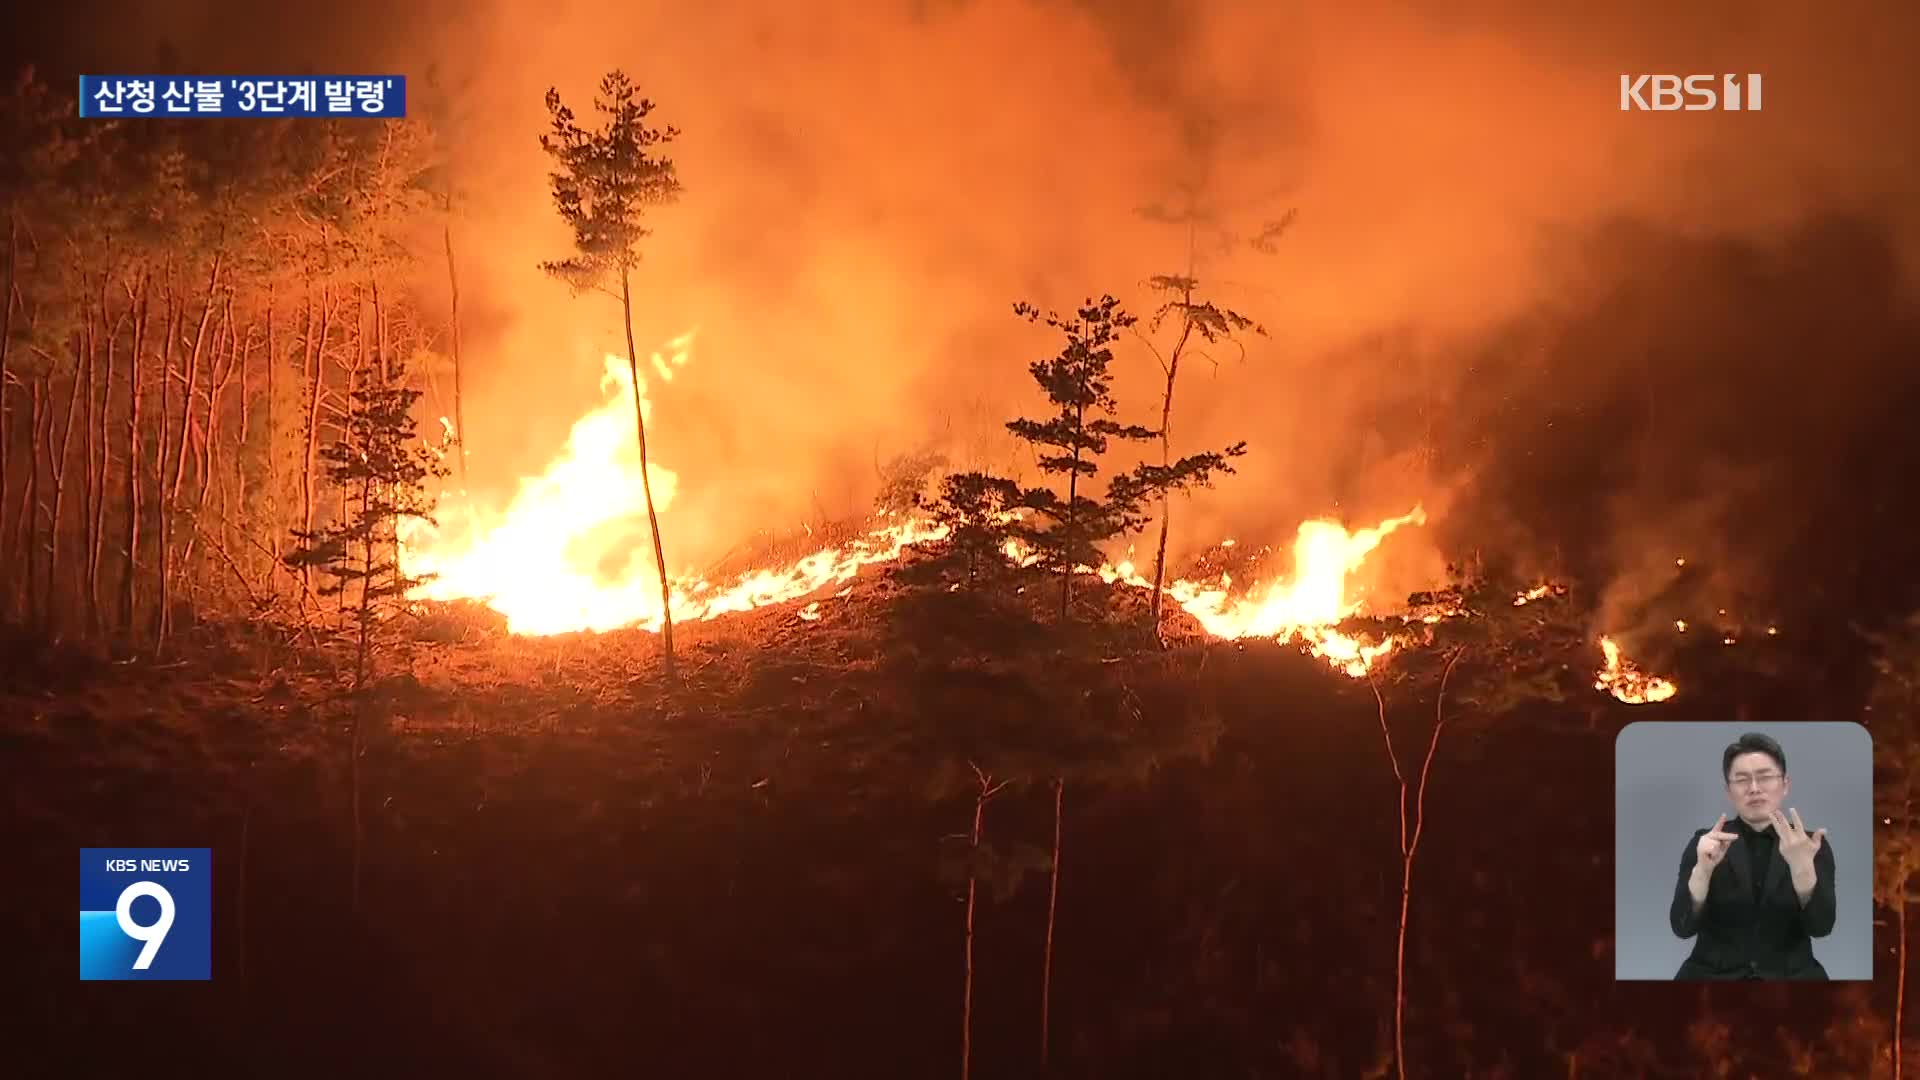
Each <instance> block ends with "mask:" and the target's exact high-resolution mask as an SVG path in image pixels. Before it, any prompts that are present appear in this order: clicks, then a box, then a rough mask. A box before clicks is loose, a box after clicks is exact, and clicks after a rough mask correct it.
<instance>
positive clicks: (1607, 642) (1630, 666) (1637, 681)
mask: <svg viewBox="0 0 1920 1080" xmlns="http://www.w3.org/2000/svg"><path fill="white" fill-rule="evenodd" d="M1600 651H1601V652H1602V653H1604V654H1605V655H1606V658H1607V666H1606V667H1603V668H1601V669H1600V671H1599V672H1598V673H1597V674H1595V675H1594V680H1593V688H1594V689H1595V690H1604V691H1606V692H1607V693H1609V694H1612V695H1613V696H1614V697H1615V698H1618V699H1619V700H1621V701H1623V702H1625V703H1627V704H1628V705H1646V704H1650V703H1652V702H1656V701H1665V700H1667V699H1668V698H1670V697H1672V696H1673V695H1674V694H1676V693H1678V692H1679V689H1680V688H1679V687H1677V686H1675V685H1674V684H1673V682H1672V680H1669V679H1662V678H1660V677H1659V676H1657V675H1649V674H1647V673H1646V672H1644V671H1642V670H1640V667H1639V665H1637V664H1635V663H1634V662H1633V661H1632V660H1629V659H1627V658H1626V656H1624V655H1623V654H1622V653H1621V652H1620V646H1619V645H1617V644H1615V643H1614V640H1613V639H1612V638H1609V637H1603V638H1601V639H1600Z"/></svg>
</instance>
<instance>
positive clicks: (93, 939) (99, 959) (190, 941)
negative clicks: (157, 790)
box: [80, 848, 213, 981]
mask: <svg viewBox="0 0 1920 1080" xmlns="http://www.w3.org/2000/svg"><path fill="white" fill-rule="evenodd" d="M80 978H81V979H82V980H84V981H91V980H99V979H211V978H213V849H212V848H81V849H80Z"/></svg>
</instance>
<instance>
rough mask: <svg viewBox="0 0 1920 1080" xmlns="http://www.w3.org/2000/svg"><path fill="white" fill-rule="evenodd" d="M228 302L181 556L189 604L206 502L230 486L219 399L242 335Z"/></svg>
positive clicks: (216, 343) (216, 342) (212, 366)
mask: <svg viewBox="0 0 1920 1080" xmlns="http://www.w3.org/2000/svg"><path fill="white" fill-rule="evenodd" d="M225 300H226V304H225V308H224V310H223V312H222V315H221V322H220V324H219V325H218V326H216V327H215V328H214V333H213V348H212V349H211V350H210V351H209V352H208V356H207V424H206V429H205V430H204V431H202V432H201V438H200V475H199V481H200V494H199V498H198V499H197V500H196V501H195V504H194V510H193V528H192V529H191V530H190V531H189V532H188V533H187V543H186V547H185V550H184V551H183V552H182V555H181V572H182V573H183V574H184V575H186V576H185V578H184V579H183V580H184V581H185V583H186V585H187V589H188V596H189V600H190V602H193V601H192V597H193V595H194V593H196V592H197V591H198V583H199V581H200V576H199V575H197V574H195V573H194V564H193V556H194V549H195V548H196V547H198V546H199V541H200V535H201V531H202V528H203V526H202V523H203V522H204V521H206V519H207V501H208V499H209V498H210V497H211V496H212V494H213V489H214V486H215V485H216V484H218V485H219V487H220V500H221V503H222V504H223V505H224V504H225V502H226V497H227V485H226V484H225V483H224V482H222V481H221V480H220V473H219V469H218V468H217V466H218V464H219V461H220V399H221V398H222V397H223V396H225V394H226V389H227V384H228V383H231V382H232V381H233V371H234V366H235V365H236V364H238V363H239V356H238V352H239V346H240V336H239V334H238V332H237V331H236V330H235V329H234V325H233V292H232V291H231V290H229V291H228V292H227V295H226V297H225ZM223 344H224V346H225V348H226V353H227V363H226V366H225V367H224V368H223V367H222V366H221V364H220V351H221V346H222V345H223ZM244 390H245V388H244V387H242V391H243V393H242V395H241V398H242V400H245V393H244ZM225 522H226V515H225V514H222V515H221V523H222V527H223V528H224V526H225ZM196 609H197V602H194V606H191V607H189V608H188V610H189V611H194V610H196Z"/></svg>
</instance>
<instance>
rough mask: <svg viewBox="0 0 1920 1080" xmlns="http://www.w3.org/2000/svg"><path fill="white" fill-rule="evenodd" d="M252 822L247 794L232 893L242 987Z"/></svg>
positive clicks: (235, 943)
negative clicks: (237, 875)
mask: <svg viewBox="0 0 1920 1080" xmlns="http://www.w3.org/2000/svg"><path fill="white" fill-rule="evenodd" d="M252 823H253V796H252V795H248V796H247V805H246V808H245V809H243V810H241V811H240V876H239V878H238V879H237V880H236V881H235V882H234V894H233V940H234V945H233V954H234V960H235V962H236V963H237V964H238V965H239V969H240V971H239V974H240V986H241V988H242V989H244V988H245V987H246V985H247V832H248V828H247V827H248V826H249V825H251V824H252Z"/></svg>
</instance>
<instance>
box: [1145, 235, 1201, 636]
mask: <svg viewBox="0 0 1920 1080" xmlns="http://www.w3.org/2000/svg"><path fill="white" fill-rule="evenodd" d="M1196 225H1197V223H1196V221H1195V220H1194V209H1193V208H1192V207H1191V206H1190V207H1189V208H1188V212H1187V276H1186V278H1185V279H1184V280H1185V285H1184V286H1182V288H1181V290H1180V340H1178V341H1176V342H1174V343H1173V351H1172V352H1171V353H1168V354H1167V388H1166V391H1165V392H1164V393H1162V394H1161V395H1160V464H1161V465H1163V466H1165V465H1171V464H1173V383H1174V380H1175V379H1177V378H1179V376H1180V354H1181V352H1182V351H1184V350H1185V349H1186V347H1187V338H1188V337H1189V336H1191V335H1192V334H1193V261H1194V244H1195V237H1196V231H1195V230H1196ZM1172 526H1173V499H1172V496H1171V495H1169V494H1168V493H1167V492H1166V491H1165V490H1162V491H1161V492H1160V541H1159V543H1158V544H1156V545H1155V547H1154V552H1153V636H1154V638H1155V639H1156V640H1157V639H1158V638H1159V637H1160V611H1161V607H1162V601H1163V600H1164V599H1165V597H1164V596H1163V595H1162V594H1161V592H1160V588H1161V585H1162V584H1163V583H1164V582H1165V581H1166V579H1167V533H1168V531H1169V530H1170V529H1171V528H1172Z"/></svg>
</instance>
